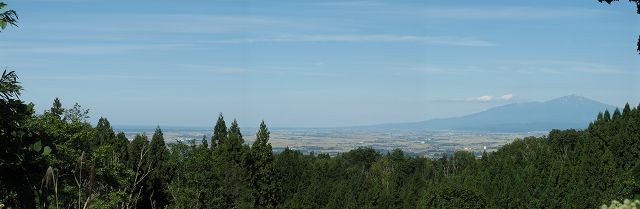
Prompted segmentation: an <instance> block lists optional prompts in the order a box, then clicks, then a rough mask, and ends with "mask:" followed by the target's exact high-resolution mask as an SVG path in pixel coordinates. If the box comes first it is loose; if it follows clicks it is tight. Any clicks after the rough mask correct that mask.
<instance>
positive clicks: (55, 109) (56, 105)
mask: <svg viewBox="0 0 640 209" xmlns="http://www.w3.org/2000/svg"><path fill="white" fill-rule="evenodd" d="M50 111H51V113H52V114H53V115H55V116H56V117H58V118H61V117H62V114H64V108H62V103H61V102H60V99H58V97H56V99H54V100H53V105H52V106H51V110H50Z"/></svg>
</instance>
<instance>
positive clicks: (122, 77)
mask: <svg viewBox="0 0 640 209" xmlns="http://www.w3.org/2000/svg"><path fill="white" fill-rule="evenodd" d="M21 78H23V79H27V80H63V81H102V80H156V79H162V77H159V76H150V75H49V76H46V75H45V76H28V75H27V76H22V77H21Z"/></svg>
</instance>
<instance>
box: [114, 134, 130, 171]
mask: <svg viewBox="0 0 640 209" xmlns="http://www.w3.org/2000/svg"><path fill="white" fill-rule="evenodd" d="M113 149H114V152H115V154H116V157H117V159H119V160H120V162H122V163H125V164H126V163H127V162H128V161H129V150H128V149H129V139H127V136H126V135H125V134H124V132H122V131H121V132H118V134H117V135H116V141H115V144H114V145H113Z"/></svg>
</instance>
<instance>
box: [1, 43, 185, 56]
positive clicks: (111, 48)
mask: <svg viewBox="0 0 640 209" xmlns="http://www.w3.org/2000/svg"><path fill="white" fill-rule="evenodd" d="M187 46H190V45H189V44H39V45H33V44H11V45H4V46H3V47H2V48H3V50H2V52H23V53H62V54H103V53H122V52H131V51H144V50H164V49H175V48H180V47H187ZM0 54H1V53H0Z"/></svg>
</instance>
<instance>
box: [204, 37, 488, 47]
mask: <svg viewBox="0 0 640 209" xmlns="http://www.w3.org/2000/svg"><path fill="white" fill-rule="evenodd" d="M262 42H269V43H278V42H280V43H282V42H413V43H423V44H440V45H452V46H472V47H486V46H494V45H495V44H493V43H491V42H488V41H485V40H479V39H476V38H469V37H453V36H413V35H380V34H373V35H372V34H368V35H299V36H282V37H270V38H244V39H227V40H209V41H203V43H218V44H237V43H262Z"/></svg>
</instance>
